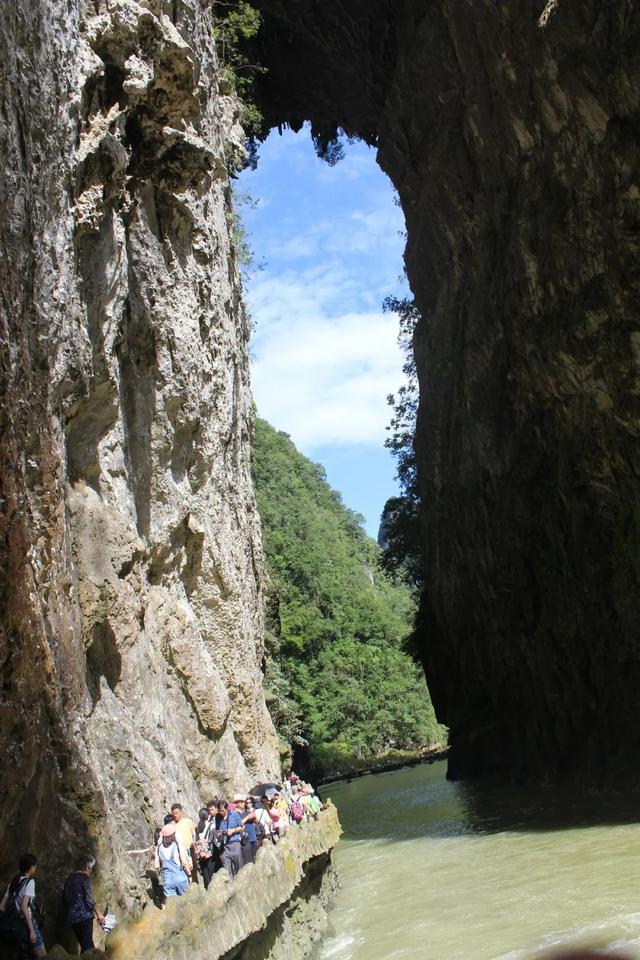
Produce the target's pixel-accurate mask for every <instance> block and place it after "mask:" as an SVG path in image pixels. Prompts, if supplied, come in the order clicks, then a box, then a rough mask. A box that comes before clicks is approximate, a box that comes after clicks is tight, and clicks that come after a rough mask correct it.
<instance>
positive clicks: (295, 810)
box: [289, 787, 305, 826]
mask: <svg viewBox="0 0 640 960" xmlns="http://www.w3.org/2000/svg"><path fill="white" fill-rule="evenodd" d="M293 790H294V793H293V800H292V802H291V804H290V806H289V816H290V817H291V820H292V822H293V823H297V824H298V826H300V824H301V823H302V821H303V820H304V814H305V810H304V806H303V804H302V799H301V797H300V794H299V792H298V788H297V787H294V788H293Z"/></svg>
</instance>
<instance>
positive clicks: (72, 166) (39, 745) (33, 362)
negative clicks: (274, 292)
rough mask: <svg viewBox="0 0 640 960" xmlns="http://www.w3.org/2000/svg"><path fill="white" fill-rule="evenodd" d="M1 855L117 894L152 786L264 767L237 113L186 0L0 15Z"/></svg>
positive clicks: (178, 789)
mask: <svg viewBox="0 0 640 960" xmlns="http://www.w3.org/2000/svg"><path fill="white" fill-rule="evenodd" d="M0 64H1V66H0V70H1V71H2V73H1V87H2V100H1V102H0V156H1V157H2V164H3V171H2V180H1V182H0V241H1V244H2V299H1V303H0V343H1V350H0V364H1V370H2V374H1V381H0V389H1V403H0V418H1V419H0V429H1V440H0V470H1V476H0V482H1V486H2V491H1V497H2V501H1V503H2V515H1V518H0V531H1V539H0V550H1V570H2V576H1V581H0V604H1V610H0V769H1V770H2V777H0V798H1V799H0V835H1V836H2V837H3V844H2V854H1V860H2V862H1V863H0V874H1V875H3V876H4V875H6V874H7V873H8V872H9V871H10V869H12V868H13V859H14V856H15V855H16V854H17V853H19V852H24V850H25V849H32V850H34V851H35V852H36V853H37V854H38V855H39V856H40V857H41V858H42V871H41V873H42V877H41V879H42V882H43V883H45V885H46V884H47V883H48V884H49V885H53V884H54V883H55V881H56V880H57V879H59V876H60V874H61V873H62V872H63V871H64V870H66V869H68V868H69V866H70V857H73V855H74V854H76V853H77V852H78V850H79V849H80V850H81V849H83V848H87V847H88V848H89V849H92V850H95V852H96V853H97V855H98V857H99V859H100V866H101V870H100V874H99V880H100V882H101V884H102V885H103V887H104V889H108V890H109V892H110V896H111V900H112V904H115V898H116V897H117V898H118V899H119V902H120V904H121V906H127V907H130V906H133V905H134V901H135V900H138V899H140V898H141V897H143V896H144V890H143V889H142V885H141V881H140V880H139V876H138V870H137V869H136V866H135V864H134V862H133V858H131V857H128V858H127V857H126V856H125V855H124V851H125V850H126V849H127V848H139V847H144V846H147V845H148V843H149V841H150V837H151V835H152V828H153V825H154V824H157V822H158V820H159V817H160V815H161V813H162V812H163V811H164V809H165V808H166V805H167V803H168V802H170V801H172V800H183V801H185V802H186V803H187V804H188V807H189V809H190V810H194V809H196V808H197V805H198V803H199V800H200V799H201V798H202V797H206V795H209V794H215V793H216V792H217V791H218V790H224V791H229V790H231V789H233V788H235V787H240V786H244V787H247V786H249V785H250V783H251V782H253V781H255V780H256V779H263V778H268V779H271V778H272V777H273V776H274V775H276V774H277V772H278V769H279V764H278V753H277V742H276V737H275V733H274V730H273V727H272V725H271V721H270V719H269V716H268V713H267V710H266V707H265V702H264V697H263V692H262V685H261V663H262V658H263V647H262V644H263V608H262V555H261V543H260V531H259V521H258V517H257V514H256V511H255V507H254V499H253V493H252V489H251V479H250V471H249V443H248V438H249V433H250V429H251V416H252V413H251V397H250V391H249V384H248V362H247V341H248V336H249V329H248V322H247V318H246V316H245V313H244V310H243V306H242V302H241V299H240V287H239V280H238V273H237V268H236V263H235V256H234V248H233V241H232V217H231V211H230V198H229V184H228V174H227V169H228V165H229V161H230V160H232V159H233V157H234V155H237V151H238V150H240V149H241V146H240V143H241V138H242V131H241V130H240V128H239V126H238V125H237V120H236V104H235V103H234V101H233V100H232V99H229V98H226V97H224V96H221V95H220V93H219V91H218V88H217V82H216V56H215V49H214V45H213V40H212V23H211V5H210V4H209V3H208V2H205V0H140V2H135V0H64V2H61V0H13V2H11V3H3V4H2V5H1V6H0Z"/></svg>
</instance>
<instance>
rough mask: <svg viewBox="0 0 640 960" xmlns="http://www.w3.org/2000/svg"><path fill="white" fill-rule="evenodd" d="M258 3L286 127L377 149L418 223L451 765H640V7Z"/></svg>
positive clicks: (426, 450) (440, 685)
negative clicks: (342, 135) (353, 138)
mask: <svg viewBox="0 0 640 960" xmlns="http://www.w3.org/2000/svg"><path fill="white" fill-rule="evenodd" d="M258 6H260V8H261V9H262V11H263V14H264V18H265V24H264V27H263V31H262V33H261V37H260V44H261V46H260V49H259V51H258V55H259V56H260V57H261V60H262V62H264V63H265V65H266V66H267V67H268V70H269V72H268V73H267V74H265V75H264V76H263V77H262V78H261V79H260V88H259V92H260V101H261V104H262V106H263V108H264V111H265V117H266V121H267V125H269V126H274V125H277V124H281V123H289V124H291V125H292V126H293V127H294V128H298V127H299V126H300V125H301V123H302V122H303V121H304V120H305V119H310V120H311V121H312V124H313V125H314V127H315V133H316V136H317V137H318V138H319V139H320V140H321V141H322V140H327V139H328V138H330V137H331V133H332V131H335V128H336V127H343V128H344V129H345V130H346V131H347V132H348V133H350V134H356V135H360V136H362V137H363V138H364V139H366V140H367V141H368V142H370V143H376V144H377V145H378V160H379V162H380V164H381V166H382V167H383V169H384V170H385V171H386V172H387V173H388V174H389V176H390V177H391V179H392V181H393V183H394V184H395V186H396V188H397V190H398V193H399V196H400V200H401V203H402V207H403V210H404V213H405V217H406V222H407V228H408V243H407V250H406V265H407V270H408V274H409V279H410V282H411V286H412V289H413V291H414V294H415V296H416V301H417V303H418V306H419V308H420V310H421V313H422V317H423V320H422V321H421V323H420V324H419V326H418V329H417V330H416V335H415V351H416V360H417V369H418V377H419V381H420V395H421V401H420V409H419V416H418V426H417V437H416V451H417V456H418V464H419V482H420V488H421V495H422V502H423V516H422V522H423V538H424V549H425V563H426V569H425V579H426V591H425V596H424V600H423V607H422V611H421V622H420V638H421V639H420V642H421V645H422V656H423V659H424V663H425V667H426V670H427V675H428V680H429V689H430V691H431V694H432V698H433V701H434V704H435V705H436V709H437V711H438V715H439V719H440V720H441V721H443V722H445V723H447V724H448V725H449V726H450V728H451V740H452V748H451V756H450V768H449V769H450V773H451V774H452V775H454V776H469V775H491V774H498V775H500V776H505V777H510V778H523V777H524V778H527V777H529V778H536V779H545V778H552V779H558V778H563V777H575V778H581V779H585V780H587V781H589V782H591V783H594V782H595V783H599V782H601V781H603V780H612V781H615V780H619V781H625V780H626V781H630V780H631V781H637V780H638V779H639V778H638V774H637V765H636V764H635V757H636V756H637V750H638V747H639V746H640V743H639V738H640V733H639V731H640V723H639V722H638V721H639V720H640V716H639V710H638V706H637V696H636V691H637V689H638V683H639V682H640V645H639V642H638V627H637V611H638V601H639V599H640V596H639V592H640V591H639V586H638V574H639V569H638V550H637V546H638V524H639V517H640V513H639V512H638V495H639V494H638V474H639V471H640V456H639V449H640V448H639V446H638V431H639V429H640V420H639V413H640V406H639V397H640V323H639V311H638V305H637V304H638V293H639V292H640V273H639V265H640V261H639V253H640V168H639V163H640V149H639V145H638V137H637V130H638V120H639V112H640V93H639V91H640V85H639V81H640V59H639V57H638V53H637V51H638V49H639V41H640V10H639V9H638V6H637V5H636V4H634V3H631V2H627V0H611V2H607V3H601V2H598V0H587V2H583V0H549V2H548V3H546V4H545V3H544V2H543V0H539V2H536V3H531V2H530V0H506V2H502V3H496V2H494V0H437V2H431V3H425V2H423V0H400V2H390V0H389V2H386V0H377V2H373V3H365V2H363V0H362V2H361V0H324V2H322V3H321V2H319V0H289V2H284V0H280V2H272V0H269V2H267V0H260V2H259V3H258Z"/></svg>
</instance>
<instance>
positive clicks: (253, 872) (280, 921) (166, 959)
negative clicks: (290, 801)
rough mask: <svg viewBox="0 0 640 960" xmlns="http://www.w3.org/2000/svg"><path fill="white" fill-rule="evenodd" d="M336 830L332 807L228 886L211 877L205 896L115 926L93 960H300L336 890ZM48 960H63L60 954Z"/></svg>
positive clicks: (195, 894)
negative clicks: (333, 857) (158, 959)
mask: <svg viewBox="0 0 640 960" xmlns="http://www.w3.org/2000/svg"><path fill="white" fill-rule="evenodd" d="M341 833H342V828H341V826H340V821H339V819H338V812H337V810H336V808H335V806H333V804H328V806H327V808H326V809H325V810H323V811H322V813H320V814H319V815H318V819H317V820H309V821H307V822H303V823H302V824H301V825H300V826H294V827H292V828H291V829H290V831H289V833H288V835H287V836H286V837H284V838H283V839H282V840H280V841H279V842H278V843H277V844H276V845H275V846H274V845H273V844H271V843H267V844H263V846H262V847H261V848H260V849H259V850H258V853H257V856H256V861H255V863H251V864H248V865H247V866H245V867H243V869H242V870H241V871H240V873H239V874H238V876H237V877H236V879H235V880H231V879H230V877H229V875H228V874H227V872H226V870H220V871H218V873H216V874H215V876H214V878H213V880H212V882H211V884H210V886H209V889H208V890H205V889H204V887H203V886H202V885H201V884H193V885H192V886H191V887H190V889H189V890H188V892H187V893H186V894H185V895H184V896H183V897H171V898H170V899H169V900H168V902H167V905H166V908H165V909H164V910H162V911H160V910H157V909H156V908H155V907H153V906H151V905H149V906H148V907H147V908H146V909H145V910H144V912H143V914H142V916H141V917H140V918H138V919H137V920H133V921H131V922H128V923H126V922H124V923H123V922H121V923H120V924H119V925H118V927H116V929H115V931H114V932H113V934H111V935H110V936H109V938H108V942H107V948H106V952H105V951H101V950H96V951H93V952H92V953H91V957H92V958H94V957H95V960H98V958H104V957H108V958H110V960H149V958H150V957H162V960H184V957H185V956H188V957H189V960H222V958H224V960H284V958H285V957H286V958H288V960H305V958H306V957H307V956H308V955H309V953H310V951H311V949H312V946H313V943H314V942H315V941H316V940H317V939H318V938H319V937H320V936H321V933H322V930H323V926H324V923H325V922H326V914H327V910H328V906H329V903H330V901H331V899H332V895H333V892H334V891H335V887H336V878H335V871H334V869H333V866H332V864H331V851H332V850H333V848H334V847H335V845H336V843H337V842H338V839H339V838H340V834H341ZM48 956H49V957H51V958H55V960H66V958H67V957H68V956H69V954H67V953H66V952H65V951H64V950H63V949H62V948H61V947H53V948H52V949H51V950H50V951H49V953H48Z"/></svg>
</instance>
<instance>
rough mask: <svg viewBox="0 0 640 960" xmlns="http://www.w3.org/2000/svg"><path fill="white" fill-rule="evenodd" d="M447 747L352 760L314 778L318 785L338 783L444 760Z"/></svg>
mask: <svg viewBox="0 0 640 960" xmlns="http://www.w3.org/2000/svg"><path fill="white" fill-rule="evenodd" d="M448 752H449V748H448V747H442V746H440V745H437V746H435V747H427V748H425V749H424V750H421V751H420V752H418V753H416V752H410V751H407V752H406V753H405V752H402V751H398V750H395V751H392V752H390V753H388V754H385V755H384V756H383V757H379V758H377V759H376V760H374V761H372V760H371V759H369V760H362V761H360V762H354V764H353V765H352V766H350V767H347V768H346V769H344V770H332V771H329V772H328V773H325V774H321V775H320V776H318V777H317V778H316V782H317V784H318V786H326V785H327V784H331V783H340V782H341V781H343V780H354V779H356V778H357V777H366V776H368V775H369V774H375V773H389V772H390V771H392V770H401V769H402V768H403V767H419V766H421V765H422V764H423V763H435V761H436V760H446V758H447V754H448Z"/></svg>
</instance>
